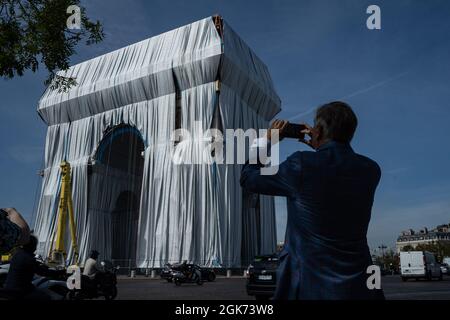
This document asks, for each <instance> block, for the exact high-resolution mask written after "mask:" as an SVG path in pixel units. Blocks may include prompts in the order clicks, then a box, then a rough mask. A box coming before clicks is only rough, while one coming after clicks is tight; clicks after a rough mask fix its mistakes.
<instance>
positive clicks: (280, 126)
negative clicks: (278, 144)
mask: <svg viewBox="0 0 450 320" xmlns="http://www.w3.org/2000/svg"><path fill="white" fill-rule="evenodd" d="M288 123H289V122H288V121H285V120H278V119H277V120H275V121H274V122H272V125H271V126H270V129H269V130H268V131H267V140H271V138H272V130H278V140H279V141H281V140H283V139H284V135H283V133H284V129H285V128H286V126H287V125H288Z"/></svg>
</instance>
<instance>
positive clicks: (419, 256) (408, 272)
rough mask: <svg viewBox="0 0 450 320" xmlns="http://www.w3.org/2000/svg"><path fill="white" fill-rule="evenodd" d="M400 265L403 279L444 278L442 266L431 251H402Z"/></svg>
mask: <svg viewBox="0 0 450 320" xmlns="http://www.w3.org/2000/svg"><path fill="white" fill-rule="evenodd" d="M400 267H401V277H402V280H403V281H407V280H408V279H420V278H425V279H427V280H432V279H433V278H438V279H439V280H442V271H441V266H440V264H439V263H437V262H436V258H435V257H434V255H433V254H432V253H431V252H427V251H408V252H400Z"/></svg>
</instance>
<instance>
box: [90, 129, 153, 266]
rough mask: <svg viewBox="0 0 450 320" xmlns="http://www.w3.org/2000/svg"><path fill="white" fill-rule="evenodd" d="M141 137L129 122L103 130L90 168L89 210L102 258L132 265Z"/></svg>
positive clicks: (134, 246)
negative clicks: (97, 235) (97, 236)
mask: <svg viewBox="0 0 450 320" xmlns="http://www.w3.org/2000/svg"><path fill="white" fill-rule="evenodd" d="M144 150H145V144H144V140H143V139H142V136H141V134H140V132H139V131H138V130H137V129H136V128H134V127H132V126H130V125H119V126H115V127H112V128H109V129H108V130H106V131H105V134H104V137H103V139H102V140H101V142H100V144H99V145H98V148H97V150H96V152H95V154H94V157H93V160H94V161H93V163H92V165H91V166H90V168H89V169H90V170H89V187H88V199H89V200H88V210H89V214H90V215H92V218H91V219H90V221H91V223H95V224H96V225H95V226H93V227H94V228H96V229H97V232H98V234H99V237H102V239H98V240H99V241H98V242H97V245H98V244H99V243H102V244H103V248H95V245H96V244H95V243H94V244H92V246H94V247H92V248H91V249H96V250H99V251H100V252H101V254H102V256H103V257H105V258H107V259H112V260H114V262H115V263H116V264H118V265H127V266H130V265H134V264H135V263H136V249H137V236H138V223H139V215H140V212H139V206H140V197H141V185H142V175H143V171H144V157H143V151H144Z"/></svg>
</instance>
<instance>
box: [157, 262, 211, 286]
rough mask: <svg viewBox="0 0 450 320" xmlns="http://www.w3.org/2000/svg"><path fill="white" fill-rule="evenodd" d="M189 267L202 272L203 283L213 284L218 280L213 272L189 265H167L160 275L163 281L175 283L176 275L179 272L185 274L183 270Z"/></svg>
mask: <svg viewBox="0 0 450 320" xmlns="http://www.w3.org/2000/svg"><path fill="white" fill-rule="evenodd" d="M189 267H191V268H197V269H198V270H200V274H201V279H202V281H208V282H212V281H214V280H215V279H216V274H215V273H214V271H213V270H211V269H208V268H203V267H200V266H197V265H194V264H187V263H174V264H170V263H166V264H165V266H164V268H163V269H162V270H161V274H160V276H161V279H165V280H167V282H173V280H174V277H173V275H174V273H176V272H177V271H179V272H183V268H189Z"/></svg>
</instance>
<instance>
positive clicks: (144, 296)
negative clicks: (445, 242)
mask: <svg viewBox="0 0 450 320" xmlns="http://www.w3.org/2000/svg"><path fill="white" fill-rule="evenodd" d="M245 281H246V280H245V279H244V278H242V277H233V278H224V277H218V278H217V279H216V281H214V282H206V283H204V284H203V285H202V286H198V285H196V284H183V285H182V286H180V287H176V286H175V284H173V283H168V282H167V281H165V280H161V279H149V278H135V279H130V278H122V279H119V281H118V296H117V299H127V300H177V299H179V300H192V299H195V300H248V299H253V298H252V297H249V296H248V295H247V293H246V291H245ZM381 281H382V286H383V289H384V293H385V296H386V299H389V300H415V299H425V300H442V299H450V277H446V278H444V280H443V281H438V280H433V281H424V280H420V281H415V280H409V281H408V282H402V281H401V279H400V277H399V276H384V277H382V280H381Z"/></svg>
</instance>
